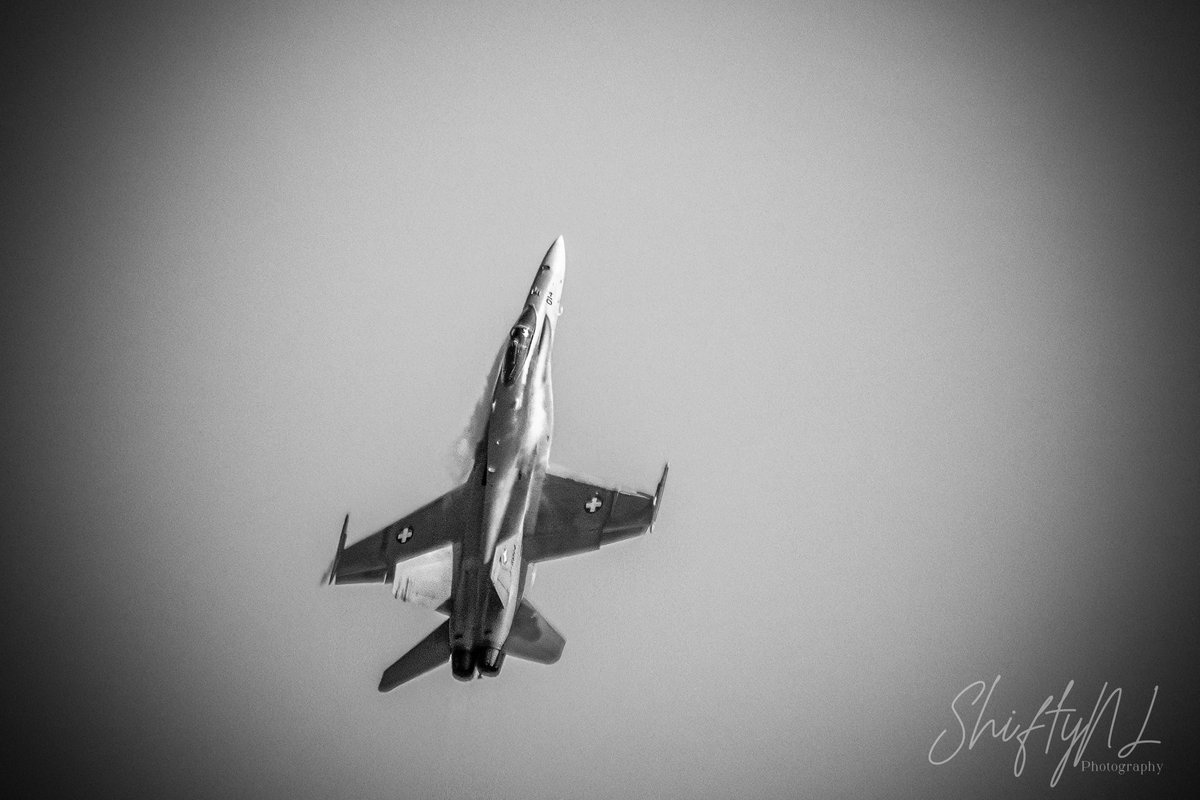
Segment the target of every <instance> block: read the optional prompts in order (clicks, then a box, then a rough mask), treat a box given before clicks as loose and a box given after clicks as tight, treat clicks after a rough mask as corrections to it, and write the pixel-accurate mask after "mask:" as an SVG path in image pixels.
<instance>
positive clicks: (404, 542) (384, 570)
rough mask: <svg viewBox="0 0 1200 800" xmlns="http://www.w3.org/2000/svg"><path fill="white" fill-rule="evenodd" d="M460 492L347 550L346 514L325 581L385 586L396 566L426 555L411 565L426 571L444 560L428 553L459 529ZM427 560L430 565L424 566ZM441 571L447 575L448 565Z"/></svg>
mask: <svg viewBox="0 0 1200 800" xmlns="http://www.w3.org/2000/svg"><path fill="white" fill-rule="evenodd" d="M463 490H464V486H459V487H458V488H456V489H452V490H450V491H449V492H447V493H446V494H444V495H442V496H441V497H439V498H438V499H436V500H434V501H433V502H431V503H428V504H426V505H424V506H422V507H421V508H418V509H417V510H416V511H414V512H412V513H411V514H409V515H408V516H406V517H401V518H400V519H398V520H396V521H395V522H393V523H392V524H391V525H388V526H387V527H385V528H381V529H380V530H378V531H376V532H375V533H373V534H371V535H370V536H368V537H366V538H365V539H362V540H361V541H358V542H355V543H354V544H352V545H350V546H349V547H346V525H347V523H348V521H349V519H350V515H349V514H347V515H346V522H343V523H342V535H341V539H340V540H339V541H338V551H337V554H336V555H335V556H334V558H333V564H332V565H330V567H329V573H328V576H327V580H328V582H329V583H385V582H387V581H389V580H392V579H393V577H394V575H395V567H396V564H397V563H400V562H408V561H409V560H410V559H415V558H416V557H417V556H421V555H425V554H428V555H427V556H426V558H423V559H420V561H419V562H414V566H416V563H420V564H422V565H423V567H422V568H423V569H424V571H426V572H428V571H429V570H430V567H431V565H432V562H437V563H439V564H440V562H442V561H444V560H445V559H444V558H442V557H440V556H441V554H440V553H432V552H431V551H436V550H442V549H443V548H445V547H446V546H447V545H451V544H453V543H454V541H455V539H456V537H457V535H458V533H459V531H460V530H461V516H462V513H463V509H462V506H463V503H462V502H460V498H461V497H462V495H463ZM427 561H429V562H431V564H424V562H427ZM437 571H438V572H441V571H443V569H438V570H437ZM444 571H445V572H447V573H448V572H449V565H448V564H447V565H445V566H444ZM402 599H403V598H402Z"/></svg>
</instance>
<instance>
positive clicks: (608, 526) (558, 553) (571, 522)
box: [524, 466, 668, 562]
mask: <svg viewBox="0 0 1200 800" xmlns="http://www.w3.org/2000/svg"><path fill="white" fill-rule="evenodd" d="M667 469H668V466H664V467H663V471H662V477H661V478H660V479H659V481H658V488H656V489H655V491H654V494H652V495H651V494H646V493H645V492H628V491H624V490H622V489H617V488H611V487H607V486H601V485H598V484H595V483H592V482H591V481H590V480H588V479H586V478H582V477H572V476H569V475H567V474H565V473H564V472H562V471H558V470H548V471H547V472H546V482H545V484H544V485H543V486H542V501H541V506H540V507H539V509H538V518H537V529H536V530H535V531H534V532H533V534H532V535H530V534H526V535H525V541H524V549H525V559H526V560H527V561H529V562H536V561H548V560H550V559H552V558H562V557H564V556H570V555H574V554H576V553H584V552H588V551H590V550H597V549H599V548H600V547H601V546H602V545H606V544H609V543H611V542H616V541H620V540H621V539H628V538H630V537H632V536H640V535H641V534H643V533H646V532H648V531H650V530H652V529H653V528H654V520H655V517H657V516H658V508H659V503H660V501H661V499H662V493H663V488H664V487H665V486H666V483H667Z"/></svg>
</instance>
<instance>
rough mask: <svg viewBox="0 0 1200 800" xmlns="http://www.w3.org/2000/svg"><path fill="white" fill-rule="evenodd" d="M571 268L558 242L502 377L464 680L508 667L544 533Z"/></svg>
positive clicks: (481, 503)
mask: <svg viewBox="0 0 1200 800" xmlns="http://www.w3.org/2000/svg"><path fill="white" fill-rule="evenodd" d="M565 267H566V257H565V248H564V246H563V241H562V237H559V238H558V239H557V240H556V241H555V242H554V244H553V245H551V247H550V250H549V251H547V253H546V256H545V258H543V259H542V263H541V265H540V266H539V267H538V271H537V274H536V275H535V276H534V280H533V285H532V286H531V287H530V290H529V294H528V295H527V296H526V298H525V302H524V304H523V306H522V309H521V313H520V315H519V316H518V317H517V321H516V323H515V324H514V325H513V327H512V329H511V331H510V332H509V337H508V340H507V342H506V343H505V346H504V350H503V353H502V355H501V357H500V359H499V362H498V364H497V367H496V373H495V375H494V384H493V389H492V403H491V411H490V414H489V416H488V419H487V424H486V428H485V433H484V436H483V439H482V440H481V441H480V442H479V443H478V444H477V446H476V450H475V462H474V466H473V467H472V472H471V476H470V478H469V482H471V483H474V484H475V485H478V486H481V487H482V490H483V491H482V492H475V493H473V494H474V496H475V497H476V498H478V500H477V501H476V502H475V503H473V504H472V508H470V509H469V510H468V512H467V517H468V518H467V519H466V520H465V523H466V524H465V525H464V528H465V529H464V531H463V539H462V544H461V546H460V547H457V548H455V554H454V572H453V587H452V593H451V603H450V620H449V621H450V645H451V659H450V661H451V668H452V670H453V672H454V676H455V677H456V678H459V679H461V680H470V679H472V678H474V677H475V673H476V670H478V672H479V674H481V675H495V674H496V673H498V672H499V671H500V667H501V665H502V664H503V661H504V649H503V648H504V642H505V640H506V639H507V638H508V634H509V631H510V629H511V628H512V623H513V615H514V614H515V613H516V610H517V607H518V605H519V604H520V600H521V594H522V592H523V591H524V585H525V579H526V575H527V565H526V564H525V562H524V560H523V559H522V557H521V555H522V554H521V544H522V539H523V537H524V535H525V534H526V533H530V534H532V532H533V531H534V530H535V528H536V525H537V514H538V507H539V501H540V497H541V493H542V485H543V483H544V481H545V476H546V467H547V464H548V463H549V458H550V440H551V436H552V434H553V428H554V399H553V392H552V390H551V380H550V352H551V349H552V347H553V345H554V326H555V322H556V320H557V317H558V313H559V309H560V307H561V305H560V304H561V298H562V287H563V278H564V273H565Z"/></svg>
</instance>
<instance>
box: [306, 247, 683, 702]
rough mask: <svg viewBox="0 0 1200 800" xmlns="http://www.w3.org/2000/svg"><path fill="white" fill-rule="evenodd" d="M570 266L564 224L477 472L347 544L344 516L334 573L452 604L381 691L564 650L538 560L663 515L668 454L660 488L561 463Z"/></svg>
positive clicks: (648, 524)
mask: <svg viewBox="0 0 1200 800" xmlns="http://www.w3.org/2000/svg"><path fill="white" fill-rule="evenodd" d="M565 272H566V248H565V245H564V244H563V239H562V237H561V236H560V237H558V239H556V240H555V242H554V244H552V245H551V246H550V249H549V250H548V251H547V252H546V257H545V258H543V259H542V263H541V265H540V266H539V267H538V270H537V273H536V274H535V275H534V278H533V285H532V286H530V288H529V293H528V294H526V295H525V299H524V300H523V301H522V304H521V312H520V314H519V315H518V316H517V320H516V323H515V324H514V325H513V327H512V329H511V330H510V331H509V332H508V337H507V339H505V341H504V344H503V345H502V347H501V355H500V356H499V358H497V361H496V368H495V373H494V378H493V383H492V386H493V388H492V391H491V404H490V409H487V410H488V413H487V418H486V423H485V424H484V426H483V435H482V437H481V438H480V439H479V441H478V442H477V443H475V450H474V461H473V466H472V468H471V472H470V475H469V477H468V478H467V480H466V482H465V483H463V484H462V485H460V486H458V487H456V488H454V489H451V490H450V491H449V492H447V493H446V494H444V495H442V496H441V497H439V498H437V499H436V500H434V501H432V502H430V503H428V504H427V505H425V506H422V507H421V508H419V509H417V510H416V511H414V512H412V513H411V514H409V515H408V516H406V517H402V518H401V519H398V520H396V521H395V522H393V523H392V524H391V525H388V526H387V527H385V528H383V529H381V530H379V531H376V532H375V533H373V534H371V535H370V536H368V537H366V538H365V539H362V540H361V541H359V542H357V543H355V544H353V545H351V546H350V547H346V528H347V526H348V524H349V521H350V515H349V514H347V515H346V518H345V520H343V522H342V533H341V537H340V538H339V540H338V547H337V554H336V555H335V556H334V558H333V563H332V565H331V566H330V568H329V572H328V575H327V580H328V582H329V583H331V584H332V583H384V584H389V585H390V587H391V591H392V594H393V596H395V597H396V598H397V599H398V600H402V601H404V602H407V603H414V604H417V605H420V606H426V607H429V608H434V609H436V610H438V611H440V612H442V613H444V614H446V615H447V619H446V620H445V621H444V622H443V623H442V624H441V625H439V626H438V627H437V628H436V629H434V630H433V631H432V632H430V634H429V635H428V636H426V637H425V638H424V639H422V640H421V641H420V642H419V643H418V644H417V645H416V646H415V647H413V648H412V649H411V650H409V651H408V652H407V653H405V654H404V655H403V656H401V657H400V659H399V660H397V661H396V662H395V663H394V664H392V665H391V666H390V667H388V668H387V669H386V670H385V671H384V673H383V677H382V679H381V680H380V682H379V691H381V692H386V691H390V690H392V689H394V688H396V687H397V686H399V685H401V684H403V683H405V682H407V681H410V680H412V679H413V678H416V677H419V676H420V675H423V674H425V673H427V672H429V671H431V670H433V669H436V668H437V667H438V666H440V665H442V664H445V663H446V662H447V661H449V662H450V670H451V672H452V673H453V674H454V677H455V678H458V679H459V680H463V681H469V680H472V679H473V678H475V677H476V676H479V677H483V676H494V675H497V674H499V672H500V668H501V666H502V665H503V664H504V658H505V656H506V655H511V656H515V657H516V658H521V659H526V660H529V661H535V662H539V663H542V664H552V663H554V662H556V661H557V660H558V659H559V656H560V655H561V654H562V650H563V645H564V644H565V639H564V638H563V636H562V634H560V633H559V632H558V631H557V630H555V629H554V627H553V626H552V625H551V624H550V623H549V622H548V621H547V620H546V618H545V617H543V616H542V615H541V614H540V613H539V612H538V610H537V609H536V608H534V607H533V605H532V604H531V603H530V602H529V600H528V598H526V597H525V589H526V587H527V586H528V585H529V583H530V581H531V579H532V573H533V568H534V565H536V564H538V563H539V562H542V561H548V560H550V559H554V558H561V557H563V556H569V555H574V554H576V553H582V552H587V551H591V550H596V549H599V547H600V546H601V545H605V544H609V543H610V542H615V541H618V540H621V539H627V538H629V537H632V536H638V535H641V534H643V533H646V532H648V531H650V530H652V529H653V528H654V520H655V518H656V517H657V516H658V509H659V506H660V504H661V502H662V494H663V487H664V486H665V485H666V480H667V469H668V466H667V465H664V466H663V471H662V477H661V478H660V479H659V481H658V486H657V488H656V489H655V490H654V493H653V494H649V493H646V492H637V491H629V490H625V489H621V488H618V487H615V486H609V485H606V484H600V483H596V482H594V481H592V480H590V479H588V478H584V477H582V476H579V475H573V474H569V473H568V472H566V471H565V470H561V469H559V468H557V467H551V466H550V463H549V458H550V439H551V435H552V433H553V430H554V401H553V396H552V392H551V387H550V350H551V348H552V347H553V345H554V328H555V324H556V322H557V320H558V316H559V313H560V311H561V310H562V293H563V278H564V275H565ZM485 408H486V407H485Z"/></svg>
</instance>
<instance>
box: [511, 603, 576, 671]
mask: <svg viewBox="0 0 1200 800" xmlns="http://www.w3.org/2000/svg"><path fill="white" fill-rule="evenodd" d="M566 643H567V640H566V639H564V638H563V636H562V634H561V633H559V632H558V631H556V630H554V626H553V625H551V624H550V622H549V621H548V620H547V619H546V618H545V617H543V616H542V615H541V614H540V613H539V612H538V610H537V609H536V608H534V607H533V605H532V604H531V603H530V602H529V601H528V600H525V599H524V598H522V600H521V605H519V606H517V613H516V614H515V615H513V623H512V629H511V630H510V631H509V633H508V639H507V641H505V643H504V652H506V653H508V654H509V655H511V656H516V657H517V658H523V659H525V660H526V661H536V662H537V663H539V664H553V663H554V662H555V661H558V659H559V656H561V655H562V651H563V647H564V646H565V645H566Z"/></svg>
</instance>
